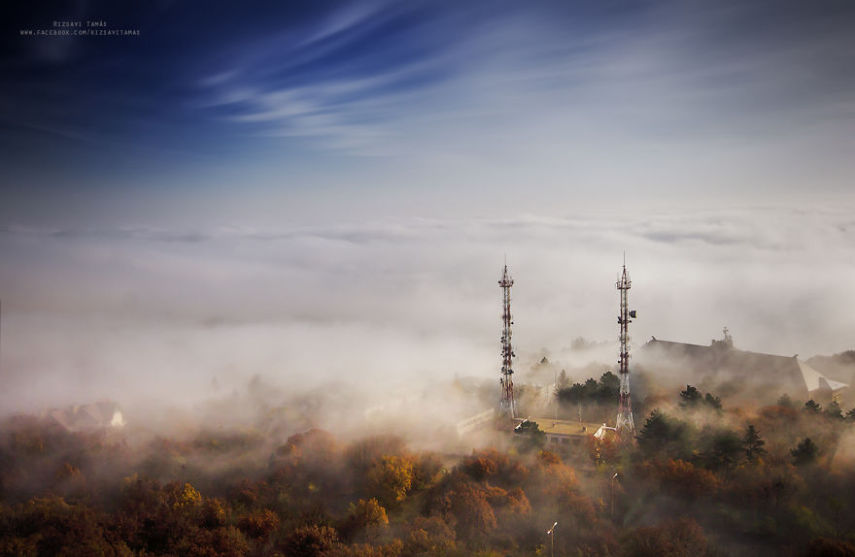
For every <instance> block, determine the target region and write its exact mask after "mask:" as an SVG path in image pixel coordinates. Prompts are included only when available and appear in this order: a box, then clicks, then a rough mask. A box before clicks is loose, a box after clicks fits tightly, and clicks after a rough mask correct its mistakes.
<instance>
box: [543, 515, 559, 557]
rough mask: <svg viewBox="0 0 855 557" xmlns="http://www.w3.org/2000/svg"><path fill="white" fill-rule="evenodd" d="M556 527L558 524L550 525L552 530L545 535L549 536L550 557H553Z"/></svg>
mask: <svg viewBox="0 0 855 557" xmlns="http://www.w3.org/2000/svg"><path fill="white" fill-rule="evenodd" d="M556 526H558V522H556V523H555V524H553V525H552V528H550V529H549V530H547V531H546V535H547V536H549V542H550V548H551V549H550V551H549V555H550V557H555V527H556Z"/></svg>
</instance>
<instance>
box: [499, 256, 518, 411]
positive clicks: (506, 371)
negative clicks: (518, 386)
mask: <svg viewBox="0 0 855 557" xmlns="http://www.w3.org/2000/svg"><path fill="white" fill-rule="evenodd" d="M513 285H514V279H512V278H511V276H510V275H509V274H508V264H507V263H505V270H504V272H503V273H502V280H500V281H499V286H500V287H501V288H502V309H503V311H502V323H503V324H504V328H503V329H502V338H501V342H502V377H501V379H500V380H499V382H500V383H501V385H502V399H501V401H500V407H501V410H502V412H503V413H504V412H506V413H508V414H510V415H511V418H515V417H516V414H517V412H516V405H515V403H514V380H513V378H512V375H513V374H514V370H513V359H514V357H515V356H516V354H514V349H513V347H512V346H511V325H513V324H514V322H513V321H512V320H511V319H512V318H511V286H513Z"/></svg>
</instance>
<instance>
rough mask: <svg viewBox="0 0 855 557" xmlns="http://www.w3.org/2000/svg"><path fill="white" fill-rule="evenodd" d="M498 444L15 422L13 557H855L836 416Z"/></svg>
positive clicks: (793, 405) (605, 386) (8, 464)
mask: <svg viewBox="0 0 855 557" xmlns="http://www.w3.org/2000/svg"><path fill="white" fill-rule="evenodd" d="M612 383H614V381H613V379H612V378H611V377H609V376H604V377H603V378H601V380H600V381H599V382H597V381H595V380H592V382H588V383H587V387H585V385H586V384H582V386H580V387H577V388H575V390H574V388H573V387H567V388H566V390H565V391H564V393H563V395H561V394H559V396H564V397H565V398H566V399H568V400H571V401H573V402H578V400H581V399H583V398H584V397H586V396H589V397H593V398H597V397H600V396H605V395H603V390H609V389H611V388H613V387H614V385H613V384H612ZM586 389H587V390H586ZM653 403H655V404H656V407H651V405H652V404H653ZM508 429H509V428H508ZM484 439H485V440H483V441H482V442H481V443H480V444H479V445H478V447H479V448H477V449H474V450H472V451H471V452H468V453H467V454H454V453H452V452H442V451H423V450H417V449H413V448H410V447H409V446H408V443H407V442H406V441H405V440H404V439H401V438H399V437H393V436H376V435H375V436H370V437H366V438H362V439H338V438H336V436H335V435H334V434H332V433H329V432H326V431H322V430H319V429H309V430H307V431H304V432H302V433H298V434H295V435H291V436H290V437H289V438H287V440H284V442H282V441H275V440H273V439H270V438H268V437H267V436H265V435H264V434H261V433H259V432H258V431H255V430H253V429H251V428H242V429H239V428H234V429H228V428H216V429H214V430H210V429H204V428H201V429H198V430H196V431H195V432H194V433H193V434H192V435H178V434H176V435H175V436H158V437H152V438H150V439H147V440H146V441H145V442H139V441H135V440H134V439H132V438H131V436H130V433H129V432H126V431H110V430H90V431H85V432H70V431H67V430H64V429H62V428H60V427H58V426H57V425H56V424H55V423H52V422H50V420H48V419H47V418H43V417H33V416H15V417H12V418H9V419H7V420H6V421H5V422H4V423H3V425H2V438H0V555H22V556H23V555H87V556H88V555H193V556H197V555H198V556H216V555H224V556H225V555H283V556H285V555H287V556H303V555H305V556H312V555H318V556H356V555H361V556H375V555H376V556H390V557H391V556H398V555H408V556H409V555H448V556H454V555H483V556H488V555H497V556H498V555H520V556H522V555H549V554H550V552H551V551H553V546H554V554H555V555H651V556H653V555H657V556H661V555H672V556H676V555H817V556H818V555H855V468H853V466H852V464H853V462H855V412H853V411H851V410H850V411H849V412H848V413H844V412H843V411H842V410H841V408H840V407H839V406H838V405H837V404H836V403H833V402H832V403H828V404H824V405H822V404H819V403H817V402H814V401H798V402H795V401H792V400H789V399H787V398H786V397H784V398H782V400H780V401H779V403H778V404H776V405H769V406H764V407H757V408H729V407H728V406H727V404H722V402H721V400H719V399H718V397H716V396H715V395H713V394H711V393H702V392H700V391H699V390H698V389H696V388H694V387H692V386H687V387H686V388H685V389H684V390H682V392H673V393H672V396H671V397H670V400H662V399H658V400H656V401H648V406H647V407H645V406H644V402H640V403H639V405H638V413H637V417H636V432H635V436H634V438H633V439H631V440H629V441H624V442H617V441H615V440H606V441H603V442H595V441H594V440H593V439H592V438H589V439H588V440H587V441H585V442H583V443H580V444H576V445H569V446H563V445H562V446H560V447H559V448H556V447H552V446H550V445H547V444H546V442H545V439H544V438H543V435H542V434H541V435H538V431H537V427H532V428H529V430H528V431H527V432H525V433H520V434H513V433H509V432H507V433H506V432H490V433H489V434H488V435H486V437H485V438H484ZM555 522H557V523H558V524H557V526H556V527H555V529H554V531H553V533H552V534H551V535H548V534H547V530H548V529H549V528H550V526H551V525H553V523H555Z"/></svg>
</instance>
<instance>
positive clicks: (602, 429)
mask: <svg viewBox="0 0 855 557" xmlns="http://www.w3.org/2000/svg"><path fill="white" fill-rule="evenodd" d="M531 421H534V422H535V423H537V425H538V427H539V429H540V431H542V432H543V433H544V434H545V435H546V443H547V444H548V445H568V446H575V445H580V444H582V443H584V442H585V440H586V439H587V438H588V437H593V438H595V439H597V440H602V439H604V438H606V437H608V436H611V435H614V428H613V427H608V426H607V425H606V424H598V423H588V422H577V421H572V420H555V419H552V418H532V419H531Z"/></svg>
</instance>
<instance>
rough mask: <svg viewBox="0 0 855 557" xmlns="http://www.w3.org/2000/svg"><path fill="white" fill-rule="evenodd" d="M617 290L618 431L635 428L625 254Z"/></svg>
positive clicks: (630, 284)
mask: <svg viewBox="0 0 855 557" xmlns="http://www.w3.org/2000/svg"><path fill="white" fill-rule="evenodd" d="M615 286H617V289H618V291H620V315H619V316H618V324H619V325H620V360H618V363H619V364H620V370H619V376H620V395H619V398H618V415H617V422H616V423H615V429H616V430H617V431H618V432H621V431H623V430H627V431H632V430H633V429H635V424H634V423H633V420H632V401H631V400H630V397H629V324H630V323H632V320H633V319H635V315H636V314H635V310H631V311H630V309H629V303H628V302H627V293H628V292H629V289H630V288H632V281H631V280H629V274H628V273H627V272H626V254H625V253H624V256H623V272H622V273H621V275H620V277H619V278H618V281H617V283H616V284H615Z"/></svg>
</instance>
